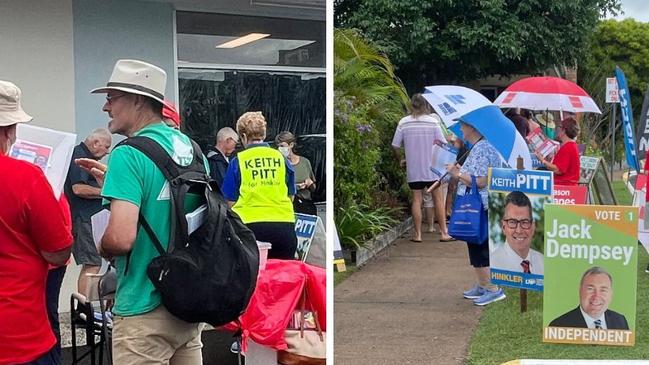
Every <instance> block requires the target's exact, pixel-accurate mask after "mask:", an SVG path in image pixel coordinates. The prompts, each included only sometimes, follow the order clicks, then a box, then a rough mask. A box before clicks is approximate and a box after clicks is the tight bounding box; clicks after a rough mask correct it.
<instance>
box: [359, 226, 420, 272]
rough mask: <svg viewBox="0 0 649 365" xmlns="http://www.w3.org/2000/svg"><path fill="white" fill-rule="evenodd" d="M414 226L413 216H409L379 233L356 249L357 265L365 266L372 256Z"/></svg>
mask: <svg viewBox="0 0 649 365" xmlns="http://www.w3.org/2000/svg"><path fill="white" fill-rule="evenodd" d="M411 226H412V217H410V218H407V219H406V220H404V221H403V222H401V223H399V224H398V225H396V226H395V227H393V228H391V229H389V230H387V231H385V232H383V233H381V234H379V235H378V236H376V237H375V238H374V239H372V240H370V241H368V242H367V243H365V245H364V246H363V247H361V248H359V249H358V250H356V255H355V261H354V260H352V262H355V263H356V266H363V265H364V264H365V263H366V262H367V261H369V260H370V259H371V258H372V257H374V256H376V254H378V253H379V252H380V251H381V250H383V249H384V248H385V247H387V246H388V245H389V244H390V243H392V242H394V241H395V240H396V239H397V238H399V237H400V236H401V235H402V234H403V233H404V232H406V231H407V230H409V229H410V227H411Z"/></svg>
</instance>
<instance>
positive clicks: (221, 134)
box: [207, 127, 239, 187]
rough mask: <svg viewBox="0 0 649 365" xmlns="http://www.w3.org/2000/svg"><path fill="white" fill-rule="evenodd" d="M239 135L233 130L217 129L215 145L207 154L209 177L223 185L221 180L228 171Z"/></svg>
mask: <svg viewBox="0 0 649 365" xmlns="http://www.w3.org/2000/svg"><path fill="white" fill-rule="evenodd" d="M238 142H239V135H238V134H237V132H235V131H234V129H232V128H230V127H225V128H221V129H219V131H218V133H217V134H216V145H214V147H213V148H212V149H211V150H210V151H209V152H208V153H207V161H208V163H209V164H210V177H211V178H212V179H214V181H216V182H217V183H218V184H219V187H221V186H222V185H223V178H224V177H225V173H226V172H227V171H228V165H229V164H230V156H231V155H232V153H233V152H234V150H235V148H236V147H237V143H238Z"/></svg>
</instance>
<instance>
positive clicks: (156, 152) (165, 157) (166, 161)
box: [115, 136, 206, 274]
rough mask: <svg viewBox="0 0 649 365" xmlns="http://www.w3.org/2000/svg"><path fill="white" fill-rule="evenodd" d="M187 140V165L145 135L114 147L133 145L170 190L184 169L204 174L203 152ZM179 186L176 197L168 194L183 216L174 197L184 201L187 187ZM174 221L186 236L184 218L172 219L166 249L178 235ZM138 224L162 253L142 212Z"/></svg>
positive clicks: (169, 248) (182, 209)
mask: <svg viewBox="0 0 649 365" xmlns="http://www.w3.org/2000/svg"><path fill="white" fill-rule="evenodd" d="M189 140H190V142H191V144H192V149H193V158H192V162H191V164H189V165H188V166H181V165H179V164H177V163H176V162H175V161H174V160H173V158H171V156H170V155H169V153H167V151H166V150H165V149H164V148H163V147H162V146H161V145H160V144H159V143H158V142H156V141H154V140H153V139H151V138H149V137H145V136H135V137H129V138H126V139H124V140H123V141H121V142H120V143H118V144H117V145H116V146H115V148H117V147H119V146H122V145H124V146H130V147H133V148H135V149H137V150H138V151H140V152H142V153H143V154H144V155H145V156H147V157H148V158H149V159H150V160H151V161H152V162H153V163H154V164H155V165H156V166H157V167H158V168H159V169H160V171H161V172H162V174H163V175H164V177H165V179H166V180H167V181H168V182H169V185H170V192H171V185H172V182H173V181H174V180H175V179H177V178H178V177H179V176H180V175H181V174H183V173H184V172H186V171H196V172H199V171H200V172H202V174H203V175H206V174H205V172H206V170H205V164H204V161H203V153H202V152H201V149H200V147H199V146H198V144H196V142H194V141H193V140H192V139H191V138H190V139H189ZM181 188H182V189H179V194H178V197H175V196H173V195H174V194H170V195H171V196H170V201H171V209H172V211H175V212H176V215H178V214H180V215H179V216H184V207H183V206H180V204H177V202H176V199H178V200H179V201H184V196H185V194H186V193H187V190H188V187H181ZM176 221H179V222H180V225H181V232H180V235H181V236H183V237H184V238H187V237H186V236H187V221H186V220H184V219H172V220H171V229H170V231H169V232H170V237H169V238H170V240H169V244H168V245H167V250H166V251H171V250H172V248H173V247H172V244H171V242H172V241H173V239H175V238H176V237H177V236H178V235H179V234H178V233H177V229H176V228H177V227H176ZM139 224H140V225H141V226H142V228H144V231H145V232H146V233H147V235H148V236H149V238H150V239H151V241H152V242H153V245H154V246H155V248H156V250H157V251H158V253H160V255H162V254H164V253H165V249H164V247H163V246H162V243H161V242H160V239H158V237H157V235H156V234H155V232H154V230H153V228H152V227H151V225H150V224H149V223H148V222H147V220H146V218H144V215H142V212H140V214H139ZM129 259H130V253H129V254H128V256H127V261H126V262H127V263H126V269H125V274H126V272H127V271H128V263H129V261H130V260H129Z"/></svg>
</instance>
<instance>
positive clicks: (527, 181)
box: [488, 168, 553, 196]
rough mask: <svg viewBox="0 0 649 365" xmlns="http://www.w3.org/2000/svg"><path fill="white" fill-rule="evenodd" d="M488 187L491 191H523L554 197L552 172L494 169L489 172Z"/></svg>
mask: <svg viewBox="0 0 649 365" xmlns="http://www.w3.org/2000/svg"><path fill="white" fill-rule="evenodd" d="M488 187H489V191H497V192H511V191H521V192H523V193H526V194H534V195H547V196H552V187H553V182H552V172H551V171H536V170H513V169H501V168H492V169H490V170H489V176H488Z"/></svg>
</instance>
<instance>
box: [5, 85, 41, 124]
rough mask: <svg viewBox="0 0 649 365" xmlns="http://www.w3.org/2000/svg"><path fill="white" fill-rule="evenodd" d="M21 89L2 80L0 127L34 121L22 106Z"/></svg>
mask: <svg viewBox="0 0 649 365" xmlns="http://www.w3.org/2000/svg"><path fill="white" fill-rule="evenodd" d="M21 94H22V92H21V91H20V88H19V87H18V86H16V85H15V84H14V83H12V82H9V81H2V80H0V127H5V126H9V125H14V124H16V123H27V122H31V120H32V119H33V118H32V116H31V115H29V114H27V113H25V111H24V110H23V108H22V106H20V96H21Z"/></svg>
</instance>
